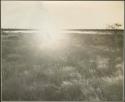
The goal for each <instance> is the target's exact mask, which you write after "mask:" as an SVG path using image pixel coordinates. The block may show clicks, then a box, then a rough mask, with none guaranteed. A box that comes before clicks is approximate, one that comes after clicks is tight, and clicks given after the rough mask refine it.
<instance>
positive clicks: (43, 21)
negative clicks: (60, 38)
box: [1, 1, 124, 29]
mask: <svg viewBox="0 0 125 102" xmlns="http://www.w3.org/2000/svg"><path fill="white" fill-rule="evenodd" d="M114 23H120V24H122V28H124V2H123V1H1V26H2V28H38V29H51V28H52V27H54V28H58V29H73V28H75V29H104V28H106V27H107V25H109V24H114Z"/></svg>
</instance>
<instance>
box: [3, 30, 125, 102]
mask: <svg viewBox="0 0 125 102" xmlns="http://www.w3.org/2000/svg"><path fill="white" fill-rule="evenodd" d="M105 33H106V32H105ZM64 35H65V36H63V37H62V38H60V39H59V42H57V43H58V47H57V45H56V44H57V43H55V45H54V44H53V45H50V46H49V47H47V46H48V45H46V43H47V42H46V43H45V42H39V41H37V38H36V39H34V34H33V33H22V32H21V31H20V32H13V31H9V32H5V31H4V30H3V31H2V36H1V37H2V100H6V101H8V100H11V101H12V100H13V101H14V100H15V101H18V100H20V101H23V100H25V101H30V100H33V101H34V100H39V101H82V100H93V101H94V100H102V101H121V100H122V97H123V33H122V32H120V33H119V32H118V31H114V32H112V34H98V33H97V34H79V33H77V32H74V33H72V34H64ZM40 39H42V38H40ZM41 41H42V40H41ZM44 43H45V44H44ZM50 43H51V42H50ZM60 43H62V44H60ZM59 44H60V45H59ZM44 45H46V46H44Z"/></svg>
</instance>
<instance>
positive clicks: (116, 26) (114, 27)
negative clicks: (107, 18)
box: [107, 23, 122, 29]
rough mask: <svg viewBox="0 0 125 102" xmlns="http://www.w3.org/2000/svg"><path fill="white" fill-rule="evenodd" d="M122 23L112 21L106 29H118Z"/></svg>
mask: <svg viewBox="0 0 125 102" xmlns="http://www.w3.org/2000/svg"><path fill="white" fill-rule="evenodd" d="M121 26H122V25H121V24H120V23H114V24H112V25H108V26H107V28H108V29H119V28H120V27H121Z"/></svg>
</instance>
